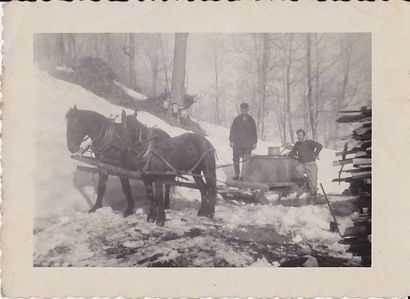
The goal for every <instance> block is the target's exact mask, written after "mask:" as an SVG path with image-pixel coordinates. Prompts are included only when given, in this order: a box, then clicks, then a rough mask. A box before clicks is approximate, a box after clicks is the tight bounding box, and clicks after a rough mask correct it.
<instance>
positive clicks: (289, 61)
mask: <svg viewBox="0 0 410 299" xmlns="http://www.w3.org/2000/svg"><path fill="white" fill-rule="evenodd" d="M292 44H293V35H292V33H291V34H290V41H289V51H288V57H287V58H288V59H287V64H286V115H287V118H288V125H289V132H290V140H291V142H292V143H294V142H295V140H294V134H293V125H292V112H291V97H290V85H291V82H290V70H291V68H292V51H293V49H292Z"/></svg>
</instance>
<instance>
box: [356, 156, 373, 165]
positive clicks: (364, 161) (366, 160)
mask: <svg viewBox="0 0 410 299" xmlns="http://www.w3.org/2000/svg"><path fill="white" fill-rule="evenodd" d="M371 163H372V159H371V158H370V157H359V158H354V159H353V165H363V164H366V165H368V164H371Z"/></svg>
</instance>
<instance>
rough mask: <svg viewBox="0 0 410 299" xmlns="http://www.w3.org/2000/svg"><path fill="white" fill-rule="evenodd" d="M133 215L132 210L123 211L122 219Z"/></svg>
mask: <svg viewBox="0 0 410 299" xmlns="http://www.w3.org/2000/svg"><path fill="white" fill-rule="evenodd" d="M132 214H133V210H125V212H124V217H128V216H130V215H132Z"/></svg>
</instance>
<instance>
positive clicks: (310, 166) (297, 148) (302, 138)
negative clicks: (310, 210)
mask: <svg viewBox="0 0 410 299" xmlns="http://www.w3.org/2000/svg"><path fill="white" fill-rule="evenodd" d="M296 135H297V137H298V141H297V142H296V143H295V145H294V147H293V148H292V150H291V151H290V153H289V156H290V157H292V158H295V159H296V160H298V161H299V163H298V165H297V166H296V171H295V177H296V179H298V180H300V181H301V182H304V181H305V174H306V177H307V183H308V188H309V191H310V193H311V194H312V198H313V200H315V199H316V193H317V172H318V170H317V165H316V159H317V157H318V155H319V153H320V151H321V150H322V145H321V144H320V143H318V142H315V141H313V140H308V139H306V133H305V131H304V130H303V129H298V130H297V131H296Z"/></svg>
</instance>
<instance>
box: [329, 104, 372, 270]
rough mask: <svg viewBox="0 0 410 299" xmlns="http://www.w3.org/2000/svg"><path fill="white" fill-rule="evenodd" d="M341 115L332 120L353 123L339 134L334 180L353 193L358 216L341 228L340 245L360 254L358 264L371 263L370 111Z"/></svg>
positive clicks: (357, 111) (367, 264)
mask: <svg viewBox="0 0 410 299" xmlns="http://www.w3.org/2000/svg"><path fill="white" fill-rule="evenodd" d="M340 113H341V114H342V116H341V117H340V118H339V119H337V120H336V122H338V123H341V124H350V125H353V126H354V129H353V132H352V134H351V135H349V136H346V137H343V138H342V140H344V141H345V146H344V149H343V151H341V152H338V153H336V156H337V157H341V159H340V160H338V161H335V162H334V163H333V165H334V166H339V167H340V171H339V177H338V178H336V179H334V180H333V181H334V182H347V183H349V185H350V187H349V190H346V191H345V193H347V194H348V195H351V196H354V198H355V200H354V203H355V205H356V207H357V211H358V213H359V214H358V217H356V218H355V219H354V220H353V221H354V225H353V227H349V228H347V229H346V230H345V233H344V236H343V240H342V241H341V242H342V243H344V244H349V245H350V248H349V251H350V252H352V253H353V254H355V255H357V256H361V258H362V265H364V266H370V264H371V204H372V202H371V189H372V188H371V186H372V166H371V159H372V141H371V140H372V138H371V137H372V110H371V109H368V108H367V107H362V108H361V109H360V110H353V111H340Z"/></svg>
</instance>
